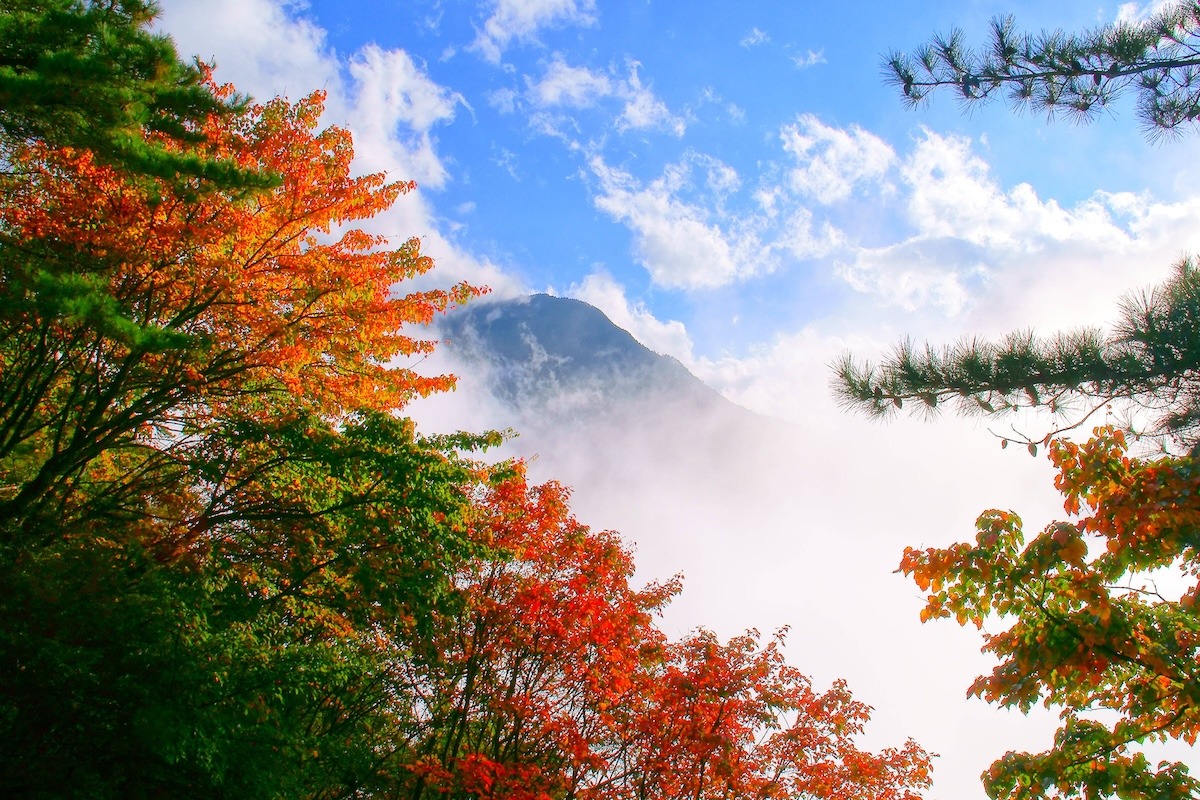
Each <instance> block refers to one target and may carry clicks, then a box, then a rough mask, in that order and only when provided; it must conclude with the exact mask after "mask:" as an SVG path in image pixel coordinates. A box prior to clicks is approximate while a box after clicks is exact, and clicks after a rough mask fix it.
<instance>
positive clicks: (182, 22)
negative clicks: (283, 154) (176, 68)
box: [155, 0, 340, 102]
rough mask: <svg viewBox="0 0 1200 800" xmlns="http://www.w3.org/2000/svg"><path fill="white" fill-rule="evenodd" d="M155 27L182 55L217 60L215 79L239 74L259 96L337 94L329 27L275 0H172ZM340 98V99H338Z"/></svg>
mask: <svg viewBox="0 0 1200 800" xmlns="http://www.w3.org/2000/svg"><path fill="white" fill-rule="evenodd" d="M155 27H156V28H157V29H160V30H164V31H165V32H167V33H169V34H170V35H171V38H173V39H174V40H175V43H176V46H177V47H178V49H179V52H180V55H181V56H183V57H184V60H185V61H186V60H187V57H188V56H190V55H195V56H198V57H199V58H201V59H202V60H205V61H208V60H215V61H216V63H217V67H218V70H217V75H216V77H217V79H218V80H221V81H227V80H230V79H231V78H232V79H235V81H236V85H237V88H238V90H239V91H242V92H248V93H250V94H252V95H254V96H255V97H258V98H263V99H266V98H270V97H274V96H275V95H277V94H279V95H286V96H290V97H291V98H292V99H293V100H295V99H298V98H299V97H301V96H304V95H307V94H308V93H309V92H311V91H313V90H315V89H322V88H323V89H328V90H329V91H330V95H331V98H332V97H333V96H334V95H337V94H339V91H338V90H339V88H340V80H339V78H338V69H337V57H336V56H335V55H334V53H333V51H332V50H331V49H330V48H329V46H328V44H327V43H326V41H325V31H324V30H323V29H322V28H320V27H318V26H316V25H314V24H313V23H311V22H310V21H308V20H306V19H304V18H303V17H296V16H292V15H290V14H289V13H288V12H287V11H285V10H284V6H283V5H282V4H281V3H278V2H272V0H241V1H240V2H239V0H212V2H197V0H173V2H171V3H168V4H164V7H163V10H162V14H161V16H160V17H159V18H158V20H157V21H156V22H155ZM335 102H336V101H335Z"/></svg>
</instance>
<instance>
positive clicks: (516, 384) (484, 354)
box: [440, 294, 750, 422]
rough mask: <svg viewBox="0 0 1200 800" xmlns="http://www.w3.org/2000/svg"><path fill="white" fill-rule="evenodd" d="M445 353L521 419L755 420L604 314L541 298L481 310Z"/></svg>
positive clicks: (452, 324) (444, 328)
mask: <svg viewBox="0 0 1200 800" xmlns="http://www.w3.org/2000/svg"><path fill="white" fill-rule="evenodd" d="M440 336H441V338H442V339H443V347H445V348H447V350H448V351H449V352H450V353H451V354H452V355H453V356H455V357H456V358H457V359H459V360H461V361H463V362H464V363H465V364H468V365H470V368H471V370H472V371H473V372H479V371H482V372H483V373H485V374H486V375H487V380H486V385H487V390H488V392H489V393H490V395H491V396H492V397H493V398H494V399H495V400H497V401H499V402H501V403H503V404H505V405H506V406H508V407H509V408H510V409H511V410H513V411H514V412H517V414H518V416H521V417H525V418H527V419H532V420H540V419H543V418H544V417H545V415H547V414H549V415H551V416H553V417H573V418H575V420H576V421H577V422H583V421H585V420H591V419H594V418H597V417H607V416H612V415H614V414H615V415H618V416H619V415H622V414H627V413H630V412H631V411H633V410H634V409H633V408H631V406H637V407H638V410H640V411H643V412H644V411H646V408H644V406H646V405H647V401H651V400H652V401H653V402H654V403H657V404H659V405H665V406H677V405H680V404H683V405H686V406H687V407H689V408H690V409H692V410H694V411H700V410H707V411H710V412H713V413H720V411H718V409H720V410H723V411H724V412H726V413H730V414H735V415H736V414H738V413H739V412H741V413H744V414H749V413H750V412H747V411H745V410H744V409H739V408H738V407H737V406H735V405H734V404H732V403H730V402H729V401H728V400H726V399H725V398H723V397H722V396H721V395H720V394H718V393H717V392H715V391H714V390H712V389H711V388H709V387H708V386H707V385H705V384H704V383H703V382H702V381H700V380H699V379H698V378H696V377H695V376H694V375H692V374H691V373H690V372H688V370H687V368H685V367H684V366H683V364H681V363H679V362H678V361H677V360H675V359H674V358H671V357H669V356H664V355H659V354H658V353H654V352H652V351H651V350H649V349H647V348H646V347H644V346H643V345H641V344H640V343H638V341H637V340H636V339H634V338H633V336H631V335H630V334H629V333H628V332H627V331H624V330H622V329H621V328H618V327H617V326H616V325H614V324H613V323H612V322H611V321H610V320H609V319H608V317H606V316H605V315H604V313H603V312H601V311H600V310H599V309H597V308H595V307H593V306H590V305H588V304H587V303H584V302H581V301H579V300H572V299H569V298H565V297H553V296H551V295H546V294H537V295H532V296H530V297H523V298H519V299H516V300H505V301H499V302H491V303H486V302H484V303H476V304H473V305H470V306H467V307H466V308H464V309H461V310H459V311H457V312H455V313H454V314H451V315H449V316H448V317H447V318H446V320H445V321H444V322H443V324H442V325H441V326H440Z"/></svg>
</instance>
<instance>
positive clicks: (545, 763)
mask: <svg viewBox="0 0 1200 800" xmlns="http://www.w3.org/2000/svg"><path fill="white" fill-rule="evenodd" d="M566 500H567V496H566V492H565V490H564V489H563V488H562V487H561V486H558V485H557V484H553V483H550V484H544V485H542V486H533V487H531V486H528V485H527V484H526V482H525V480H524V476H523V473H522V472H521V471H520V470H519V469H518V471H517V472H516V473H515V474H513V475H512V476H511V477H510V478H509V479H508V480H506V481H504V482H502V483H500V484H499V485H497V486H495V487H494V488H493V489H492V490H491V492H490V493H489V494H488V496H487V497H486V499H485V500H484V502H483V506H482V507H483V508H484V509H486V514H485V515H483V516H482V517H481V518H480V519H479V520H478V521H477V526H478V527H477V531H478V534H477V535H479V536H482V537H483V539H484V541H485V542H486V543H487V544H488V545H489V546H491V547H494V548H496V549H497V550H498V552H500V553H501V554H503V555H504V557H503V558H502V559H500V560H496V559H479V560H474V561H470V562H465V563H464V565H463V569H462V570H461V571H460V572H459V573H458V575H457V576H456V579H455V582H456V586H457V587H458V591H459V597H460V600H459V602H458V606H457V612H456V613H454V614H453V615H450V616H447V617H445V618H444V620H443V622H442V623H441V625H439V626H437V627H438V633H437V638H435V639H433V640H428V641H427V642H426V643H425V647H424V648H423V649H422V648H418V652H419V653H424V655H419V656H418V657H417V658H416V659H414V660H413V661H411V662H410V663H409V665H408V666H409V668H410V669H411V670H412V673H411V677H410V683H411V686H412V689H411V691H412V693H413V694H414V695H416V696H418V697H420V698H421V700H422V708H423V709H424V711H423V713H421V714H419V715H418V716H419V718H420V720H421V721H422V724H421V727H420V728H419V730H420V735H419V736H418V737H417V738H416V739H415V740H414V745H413V753H414V761H413V763H412V764H411V766H410V768H409V769H410V772H411V781H412V783H411V785H410V786H409V787H407V788H406V789H405V790H404V792H403V794H404V796H408V797H412V798H422V797H425V798H433V797H439V796H448V797H477V796H487V797H495V798H542V797H574V798H593V799H594V800H602V799H612V800H617V799H618V798H621V799H624V798H629V800H634V799H635V798H636V799H638V800H650V798H661V799H662V800H668V798H672V799H673V798H679V797H693V798H717V797H742V798H774V797H779V798H783V797H795V798H799V797H819V798H864V800H865V798H894V799H895V800H900V798H916V797H917V796H918V794H917V791H918V790H919V789H920V788H922V787H924V786H927V785H928V781H929V756H928V755H927V754H926V753H925V752H924V751H922V750H921V749H920V748H919V747H918V746H917V745H915V744H914V743H912V742H909V743H908V744H907V745H906V746H904V747H903V748H900V749H889V750H885V751H883V752H881V753H878V754H873V753H869V752H866V751H863V750H860V749H859V748H858V747H857V746H856V745H855V739H856V737H857V736H858V734H859V733H861V731H862V729H863V726H864V725H865V723H866V722H867V719H868V709H867V707H866V706H864V705H862V704H861V703H857V702H855V701H854V700H853V699H852V698H851V696H850V694H849V692H848V691H847V690H846V688H845V686H844V685H842V684H840V683H839V684H835V685H834V686H833V687H832V688H831V689H829V690H828V691H826V692H817V691H815V690H814V689H813V688H812V685H811V683H810V682H809V680H808V679H807V678H806V677H805V676H804V675H802V674H801V673H800V672H799V671H798V670H796V669H795V668H794V667H790V666H788V665H787V664H786V663H785V662H784V659H783V654H782V650H781V647H782V642H783V637H782V634H780V635H779V636H777V637H775V638H774V639H773V640H771V641H770V642H768V643H767V644H766V645H765V646H764V645H761V644H760V643H759V640H758V636H757V634H756V633H754V632H750V633H748V634H746V635H744V636H740V637H736V638H734V639H732V640H730V641H729V642H727V643H721V642H720V641H719V640H718V639H717V638H716V637H715V636H713V635H712V634H711V633H708V632H704V631H700V632H697V633H695V634H693V635H691V636H688V637H686V638H685V639H683V640H682V641H679V642H674V643H672V642H669V641H668V640H667V639H666V637H665V636H664V635H663V633H662V632H661V631H660V630H659V629H658V628H657V627H655V625H654V624H653V620H654V618H655V616H657V614H658V613H659V612H660V611H661V610H662V608H663V607H664V606H665V605H666V603H667V602H668V601H669V599H670V598H671V597H672V596H673V595H674V594H675V593H676V592H677V591H678V589H679V585H678V581H677V580H673V581H670V582H668V583H666V584H652V585H650V586H648V587H646V588H645V589H641V590H635V589H633V588H631V586H630V584H629V581H630V579H631V577H632V575H633V572H634V569H633V561H632V559H631V557H630V556H629V553H628V551H627V550H626V549H625V548H624V547H623V545H622V544H621V542H620V540H619V539H618V538H617V537H616V536H615V535H614V534H612V533H597V532H593V531H591V530H589V529H588V528H586V527H584V526H583V525H581V524H579V523H578V522H577V521H576V520H575V519H574V518H573V517H572V516H571V515H570V513H569V510H568V508H567V505H566Z"/></svg>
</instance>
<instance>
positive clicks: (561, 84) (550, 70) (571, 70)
mask: <svg viewBox="0 0 1200 800" xmlns="http://www.w3.org/2000/svg"><path fill="white" fill-rule="evenodd" d="M527 84H528V89H527V91H526V97H527V98H528V99H529V101H530V102H531V103H533V104H534V105H535V106H539V107H542V108H548V107H553V106H567V107H570V108H587V107H589V106H592V105H595V103H596V102H597V101H598V100H599V99H600V98H603V97H608V96H610V95H612V94H613V82H612V81H611V80H610V79H609V78H608V76H607V75H604V74H601V73H596V72H593V71H592V70H590V69H588V68H587V67H573V66H571V65H569V64H567V62H566V61H564V60H563V57H562V55H560V54H558V53H556V54H555V55H554V58H553V60H552V61H551V62H550V65H549V66H548V67H547V68H546V72H545V73H544V74H543V75H542V77H541V79H540V80H538V81H536V82H534V81H530V80H528V79H527Z"/></svg>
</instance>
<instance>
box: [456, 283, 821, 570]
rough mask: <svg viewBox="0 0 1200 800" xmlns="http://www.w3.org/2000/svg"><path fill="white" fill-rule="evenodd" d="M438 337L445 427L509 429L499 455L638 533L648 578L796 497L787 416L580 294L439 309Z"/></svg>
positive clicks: (602, 521) (585, 515) (691, 560)
mask: <svg viewBox="0 0 1200 800" xmlns="http://www.w3.org/2000/svg"><path fill="white" fill-rule="evenodd" d="M438 337H439V339H441V341H442V343H441V345H440V346H439V352H440V353H442V354H444V356H446V357H447V359H448V363H446V364H445V368H446V369H449V370H450V371H452V372H454V373H455V374H457V375H458V376H459V385H458V389H457V390H456V391H455V392H454V393H452V394H451V395H445V396H443V397H442V398H441V399H440V402H443V403H447V404H450V405H452V406H453V407H454V410H453V411H452V412H448V413H446V414H445V415H444V417H445V419H443V421H442V422H443V424H442V426H441V427H442V429H447V428H452V427H459V428H464V429H473V430H480V429H485V428H492V429H513V430H515V431H516V432H517V433H518V434H519V435H518V436H517V437H516V438H515V439H513V440H512V441H511V442H509V443H508V445H506V448H505V449H504V451H502V452H501V454H500V455H502V456H519V457H521V458H524V459H526V460H527V461H528V462H529V465H530V467H529V468H530V474H531V477H533V478H534V479H535V480H549V479H554V480H558V481H560V482H562V483H564V484H567V485H569V486H571V487H573V488H574V490H575V494H574V500H573V502H572V507H573V508H574V510H575V512H576V513H577V514H578V515H579V517H580V519H582V520H583V521H585V522H587V523H588V524H590V525H593V526H594V527H600V528H611V529H616V530H620V531H621V532H622V533H623V534H625V535H626V537H627V538H629V539H630V540H631V541H634V542H636V543H637V545H638V551H639V557H638V562H639V565H640V567H641V568H643V569H645V571H646V574H648V575H650V576H655V577H663V576H665V575H670V574H672V573H674V572H675V571H677V570H680V569H682V570H685V571H687V572H689V573H693V572H694V573H697V574H703V573H704V571H705V570H706V569H708V568H709V566H702V565H708V564H709V562H708V561H706V559H709V558H711V557H712V554H711V553H710V554H707V555H706V554H705V553H704V552H703V551H701V550H697V549H696V548H697V544H696V543H697V542H700V541H708V542H717V541H729V542H733V541H736V540H737V539H739V538H740V537H742V536H743V535H744V534H745V533H746V532H747V531H754V530H761V529H762V527H763V526H765V525H767V524H768V522H767V521H766V517H764V515H767V516H770V517H774V515H775V514H776V513H777V512H778V511H779V510H780V509H781V507H782V506H781V498H787V497H796V496H797V491H796V483H795V480H794V478H793V477H792V475H793V473H794V471H795V466H796V464H797V462H796V458H795V453H796V452H797V451H798V445H797V444H795V442H796V441H797V440H798V439H799V434H798V432H797V431H796V430H795V429H794V428H793V426H791V425H789V424H788V423H785V422H782V421H780V420H776V419H772V418H769V417H764V416H761V415H759V414H755V413H753V412H751V411H749V410H747V409H745V408H742V407H741V406H738V405H736V404H734V403H732V402H730V401H729V400H727V399H726V398H724V397H723V396H721V395H720V394H719V393H717V392H716V391H714V390H713V389H711V388H710V387H708V386H707V385H706V384H704V383H703V382H702V381H700V380H699V379H698V378H696V377H695V376H694V375H692V374H691V373H690V372H688V370H687V369H686V368H685V367H684V366H683V365H682V364H681V363H680V362H679V361H677V360H675V359H673V358H670V357H668V356H664V355H660V354H657V353H654V352H652V351H650V350H648V349H647V348H646V347H644V346H642V345H641V344H639V343H638V342H637V340H636V339H634V338H633V336H631V335H630V334H629V333H628V332H626V331H624V330H622V329H620V328H618V327H617V326H616V325H614V324H613V323H612V321H610V320H609V319H608V318H607V317H606V316H605V315H604V314H603V313H602V312H600V311H599V310H598V309H596V308H594V307H592V306H590V305H588V304H586V303H582V302H580V301H578V300H571V299H567V298H562V297H552V296H548V295H534V296H532V297H527V298H520V299H517V300H503V301H494V302H490V303H483V302H480V303H476V304H473V305H469V306H467V307H466V308H464V309H460V310H458V311H456V312H454V313H452V314H450V315H447V317H446V318H445V320H444V322H442V323H441V324H440V325H439V330H438ZM787 516H789V517H790V516H791V515H787ZM730 552H736V549H734V548H732V546H731V547H730ZM736 561H737V558H735V557H732V556H726V557H724V558H723V559H721V563H722V564H723V565H724V566H723V568H724V569H727V570H734V571H736V570H737V569H738V567H735V566H733V564H735V562H736ZM741 569H745V570H747V571H753V570H756V569H758V566H757V565H753V564H750V563H747V564H745V565H743V566H742V567H741Z"/></svg>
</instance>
